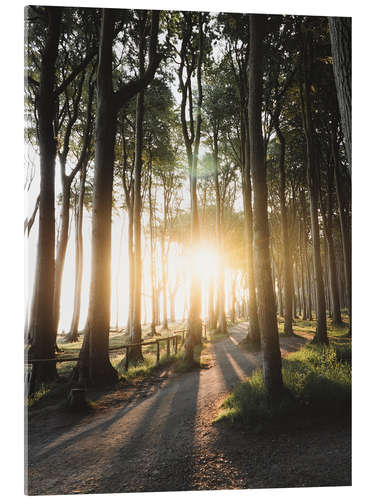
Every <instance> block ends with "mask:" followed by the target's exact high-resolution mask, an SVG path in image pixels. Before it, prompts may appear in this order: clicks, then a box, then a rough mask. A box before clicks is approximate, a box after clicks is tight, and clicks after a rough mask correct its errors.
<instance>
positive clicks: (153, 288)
mask: <svg viewBox="0 0 375 500" xmlns="http://www.w3.org/2000/svg"><path fill="white" fill-rule="evenodd" d="M151 180H152V177H151V165H150V177H149V183H148V200H149V216H150V266H151V331H150V335H151V336H152V337H154V336H155V335H156V328H155V323H156V321H155V312H156V304H155V255H154V254H155V252H154V221H153V219H154V215H153V205H152V196H151V186H152V183H151Z"/></svg>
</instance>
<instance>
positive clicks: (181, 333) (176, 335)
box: [25, 323, 206, 371]
mask: <svg viewBox="0 0 375 500" xmlns="http://www.w3.org/2000/svg"><path fill="white" fill-rule="evenodd" d="M202 328H203V333H204V334H203V338H204V339H205V338H206V324H205V323H202ZM187 331H188V330H187V329H183V330H175V331H174V332H173V334H172V335H170V336H168V337H160V338H159V339H156V340H148V341H142V342H138V343H134V344H124V345H121V346H116V347H109V348H108V351H109V352H114V351H120V350H125V363H124V365H125V371H128V369H129V351H130V348H132V347H141V349H142V347H143V346H148V345H153V344H156V364H158V363H159V362H160V344H161V342H166V343H167V358H169V357H170V355H171V341H172V349H173V350H174V354H175V355H176V354H177V352H178V343H179V339H181V343H180V346H179V347H180V348H181V347H182V346H183V345H184V344H185V335H186V333H187ZM68 361H79V356H74V357H64V356H58V357H56V358H46V359H26V360H25V365H31V366H33V365H34V364H35V363H46V362H55V363H65V362H68Z"/></svg>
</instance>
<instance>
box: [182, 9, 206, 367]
mask: <svg viewBox="0 0 375 500" xmlns="http://www.w3.org/2000/svg"><path fill="white" fill-rule="evenodd" d="M202 63H203V18H202V13H199V55H198V64H197V85H198V100H197V111H196V113H197V116H196V120H195V133H194V152H193V154H192V155H191V154H190V153H188V163H189V180H190V209H191V247H192V251H193V252H195V251H197V249H198V248H199V244H200V230H199V213H198V199H197V164H198V153H199V144H200V137H201V124H202V100H203V95H202V73H201V71H202ZM201 302H202V289H201V280H200V276H199V272H198V269H197V268H196V266H193V268H192V272H191V284H190V304H189V306H190V307H189V315H188V334H187V339H186V344H185V353H184V357H185V359H186V360H188V361H190V362H191V361H193V360H194V347H195V346H196V345H198V344H200V343H201V339H202V320H201Z"/></svg>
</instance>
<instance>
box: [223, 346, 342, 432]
mask: <svg viewBox="0 0 375 500" xmlns="http://www.w3.org/2000/svg"><path fill="white" fill-rule="evenodd" d="M350 360H351V346H350V344H347V345H345V346H343V345H337V344H332V345H330V346H329V347H322V346H317V345H311V344H310V345H306V346H304V347H303V348H302V349H300V350H299V351H298V352H295V353H293V354H290V355H289V356H288V358H286V359H284V360H283V367H282V374H283V381H284V387H285V390H284V393H283V395H282V397H281V399H280V402H279V404H277V405H274V406H273V407H270V405H269V404H268V402H267V398H266V393H265V389H264V384H263V376H262V372H261V370H258V371H257V372H255V374H254V375H253V376H252V377H251V378H249V379H247V380H246V381H245V382H243V383H241V384H239V385H238V386H237V387H236V388H235V390H234V391H233V392H232V394H230V396H228V397H227V398H226V399H225V400H224V402H223V403H222V410H221V412H220V414H219V416H218V417H217V419H216V421H227V422H230V423H239V424H245V425H246V426H248V427H250V428H251V429H252V430H254V431H259V430H264V429H265V428H267V427H268V426H285V425H288V424H289V425H290V424H291V422H294V424H295V423H296V420H297V423H299V424H300V423H304V424H308V423H309V422H312V421H314V419H316V418H318V419H321V418H323V419H330V418H340V417H349V416H350V409H351V362H350Z"/></svg>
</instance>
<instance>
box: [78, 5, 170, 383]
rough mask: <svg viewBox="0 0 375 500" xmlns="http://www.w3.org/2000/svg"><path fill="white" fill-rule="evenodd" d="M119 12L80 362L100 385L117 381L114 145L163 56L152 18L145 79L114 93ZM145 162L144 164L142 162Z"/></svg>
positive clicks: (99, 147)
mask: <svg viewBox="0 0 375 500" xmlns="http://www.w3.org/2000/svg"><path fill="white" fill-rule="evenodd" d="M115 13H116V11H115V10H111V9H103V11H102V22H101V32H100V46H99V65H98V73H97V113H96V140H95V179H94V199H93V217H92V260H91V284H90V299H89V312H88V329H87V332H86V335H85V338H84V342H83V345H82V349H81V352H80V360H79V365H78V366H79V377H80V381H81V382H86V383H89V384H93V385H100V384H103V383H104V384H105V383H109V382H112V381H114V380H116V379H117V373H116V370H115V369H114V368H113V367H112V365H111V363H110V361H109V356H108V342H109V315H110V283H111V280H110V272H111V269H110V268H111V212H112V185H113V163H114V145H115V136H116V125H117V114H118V111H119V110H120V109H121V108H122V107H123V106H124V105H125V104H126V103H127V102H129V100H130V99H131V98H132V97H133V96H135V95H136V94H137V93H138V92H140V91H142V90H143V89H144V88H145V87H146V86H147V85H148V84H149V83H150V82H151V80H152V79H153V77H154V74H155V71H156V69H157V67H158V65H159V62H160V59H161V56H160V55H159V54H158V53H157V41H158V25H159V12H158V11H153V12H152V23H151V29H150V31H151V35H150V45H149V61H148V67H147V69H146V70H145V72H144V74H143V75H140V76H139V78H137V79H135V80H131V81H129V82H128V83H122V82H121V84H120V86H119V88H118V90H117V91H114V89H113V78H112V76H113V73H112V62H113V53H112V51H113V44H114V37H115ZM139 161H140V160H139Z"/></svg>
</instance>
